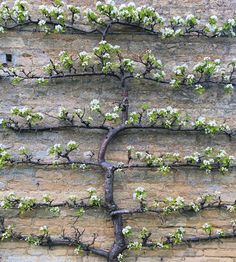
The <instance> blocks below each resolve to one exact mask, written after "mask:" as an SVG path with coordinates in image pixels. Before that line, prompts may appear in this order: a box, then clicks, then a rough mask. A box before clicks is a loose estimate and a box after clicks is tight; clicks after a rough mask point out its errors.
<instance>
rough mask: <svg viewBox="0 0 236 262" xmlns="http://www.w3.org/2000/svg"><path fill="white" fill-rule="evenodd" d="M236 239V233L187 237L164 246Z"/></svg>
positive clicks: (148, 245) (153, 245)
mask: <svg viewBox="0 0 236 262" xmlns="http://www.w3.org/2000/svg"><path fill="white" fill-rule="evenodd" d="M231 238H236V232H233V233H224V235H217V234H215V235H210V236H209V235H208V236H193V237H185V238H183V239H182V242H181V243H178V244H174V243H172V242H171V240H170V241H166V242H164V243H163V244H170V245H173V246H177V245H183V244H191V243H197V242H206V241H213V240H221V239H231ZM156 245H157V244H156V243H154V242H147V243H145V244H144V245H143V246H144V247H148V248H154V247H156Z"/></svg>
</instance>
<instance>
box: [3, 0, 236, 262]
mask: <svg viewBox="0 0 236 262" xmlns="http://www.w3.org/2000/svg"><path fill="white" fill-rule="evenodd" d="M30 2H31V3H32V8H33V7H35V6H37V5H38V4H42V3H46V2H48V3H49V2H50V1H49V0H48V1H33V0H32V1H30ZM74 2H79V4H80V2H81V1H74ZM95 2H96V1H92V0H90V1H82V5H84V6H94V4H95ZM116 2H117V3H118V4H120V3H123V2H124V1H116ZM134 2H135V3H137V4H144V3H145V4H150V5H152V6H154V7H156V8H157V9H160V13H161V14H164V15H167V16H169V15H176V14H180V15H183V13H184V14H188V13H195V14H198V15H199V16H201V17H206V16H208V15H212V14H216V15H218V16H219V17H221V18H226V17H228V16H232V15H233V14H232V10H234V9H235V7H236V2H235V1H230V0H225V1H223V0H222V1H221V0H199V1H198V0H195V1H193V0H191V1H190V0H186V1H177V0H176V1H155V0H153V1H143V0H139V1H138V0H136V1H134ZM107 40H108V41H110V42H111V43H114V44H118V45H120V46H121V47H122V49H123V50H124V51H125V52H127V53H128V54H129V55H131V54H132V55H134V56H135V54H139V53H141V52H142V51H143V50H145V49H151V50H153V52H154V53H155V54H156V55H157V56H158V57H159V58H160V59H161V60H162V61H163V63H164V64H166V65H167V68H171V67H173V65H179V64H181V63H187V64H189V65H190V66H191V65H193V64H194V63H195V62H197V61H200V60H201V59H202V58H203V57H205V56H210V57H211V58H213V59H216V58H220V59H221V60H222V61H224V62H228V61H230V60H232V58H234V57H235V53H236V51H235V50H236V42H235V39H231V38H215V39H208V38H194V37H192V38H178V39H174V40H160V39H159V38H157V37H155V36H148V35H137V34H134V33H130V32H129V33H125V32H124V34H123V35H117V36H115V37H114V36H112V37H110V39H109V37H108V39H107ZM99 41H100V39H99V36H96V35H90V36H81V35H70V34H63V35H45V34H42V33H31V32H23V31H22V32H14V31H11V32H8V33H7V34H5V35H2V36H0V58H1V54H5V53H10V54H13V58H14V63H15V65H18V66H21V65H23V66H26V67H28V68H40V67H42V66H43V65H45V64H47V63H48V62H49V57H52V58H53V57H56V56H57V55H58V53H59V52H60V51H61V50H68V51H69V52H70V53H77V52H78V51H83V50H86V51H91V50H92V48H93V47H94V46H96V45H97V43H98V42H99ZM129 87H130V107H131V111H132V110H133V109H136V108H137V105H139V104H141V103H142V102H148V103H149V104H150V105H151V106H156V107H166V106H168V105H171V106H172V107H176V108H178V109H180V110H182V111H186V112H188V113H189V114H191V115H192V116H193V117H198V116H200V115H202V116H206V118H208V119H216V120H218V121H220V122H223V121H224V120H226V122H227V123H228V124H229V125H230V126H232V127H235V126H236V121H235V120H236V114H235V113H236V95H232V96H229V95H224V94H223V92H222V91H221V90H220V89H219V88H218V87H217V86H215V87H213V88H212V89H210V90H208V91H207V92H206V93H205V94H204V95H203V96H200V97H198V96H196V95H194V94H193V93H192V92H191V91H173V90H170V89H168V88H167V87H166V86H163V85H158V84H150V83H148V82H140V81H130V82H129ZM0 90H1V91H0V92H1V95H0V115H3V116H6V115H7V114H8V113H9V111H10V108H11V107H13V106H28V107H32V108H33V109H34V110H35V111H41V112H46V113H49V114H56V113H57V111H58V107H60V106H64V107H66V108H69V109H74V108H78V107H86V106H88V104H89V102H90V101H91V100H92V99H93V98H97V99H99V100H100V101H101V103H104V107H105V108H109V107H111V106H113V105H114V104H115V103H118V102H119V101H120V96H121V90H120V89H119V86H118V83H117V82H116V81H114V80H113V79H109V78H100V79H95V78H82V79H74V80H67V81H64V80H63V81H62V80H61V81H55V82H53V83H50V84H49V85H47V86H46V87H42V86H37V85H32V84H31V83H25V82H24V83H21V84H20V85H19V86H17V87H15V86H11V85H10V84H9V82H8V81H2V80H1V83H0ZM47 121H48V120H45V124H47V123H48V122H47ZM103 135H104V133H103V132H102V131H100V132H97V131H96V132H95V131H92V130H90V131H89V130H88V131H87V130H85V131H83V130H82V131H81V130H66V131H57V132H41V133H14V132H12V131H9V130H2V129H0V143H2V144H4V145H6V146H8V147H10V148H11V151H12V152H14V150H16V149H18V148H19V147H20V146H22V145H25V146H26V147H28V148H29V149H30V150H31V151H32V152H33V153H34V154H35V155H36V156H38V157H40V158H47V157H48V156H47V149H48V148H49V147H50V146H51V145H53V144H55V143H62V144H63V143H67V142H68V141H69V140H71V139H72V140H75V141H76V142H78V143H79V145H80V152H79V154H78V156H79V157H80V158H83V157H84V155H83V152H85V151H93V152H94V153H95V156H97V152H98V148H99V145H100V141H101V139H102V137H103ZM127 145H134V146H135V148H136V149H137V150H149V151H150V152H153V153H154V152H156V153H164V152H170V151H171V152H179V153H180V154H181V155H184V154H187V153H191V152H193V151H197V150H199V151H200V150H201V149H203V148H205V147H207V146H216V147H223V148H224V149H225V150H226V151H227V152H229V153H231V154H233V155H236V152H235V148H236V139H235V138H232V139H231V140H230V139H229V138H228V137H226V136H223V135H219V136H215V137H206V136H204V135H202V134H187V133H186V134H182V133H173V132H170V131H165V132H163V131H155V132H154V131H150V130H149V131H141V130H136V131H126V132H123V133H121V134H120V135H119V136H118V137H117V139H116V140H114V142H113V144H112V145H110V147H109V150H108V159H109V160H112V161H123V162H125V161H126V147H127ZM0 177H1V180H0V197H3V196H5V195H7V194H8V193H9V192H12V191H14V192H15V193H16V194H17V195H20V196H22V197H23V196H32V197H35V198H37V199H41V198H42V196H43V195H44V194H46V193H49V194H50V195H51V196H52V198H54V199H55V201H58V202H59V201H63V200H65V199H67V198H68V197H69V195H78V198H82V197H84V196H85V195H86V189H87V188H89V187H91V186H93V187H95V188H97V190H98V192H99V194H100V195H101V196H102V195H103V186H104V178H103V173H102V171H101V170H100V169H89V170H86V171H78V170H70V169H59V168H58V169H55V168H54V169H53V168H47V169H46V168H45V169H43V168H33V167H26V166H24V167H17V168H9V169H4V170H0ZM137 186H143V187H144V188H145V189H146V190H147V191H148V199H149V200H154V199H157V198H164V197H167V196H173V197H175V196H178V195H180V196H182V197H184V198H185V199H186V200H189V201H190V200H194V199H196V198H197V197H198V196H199V195H201V194H203V193H207V192H214V191H221V193H222V197H223V199H224V200H226V201H232V200H233V199H236V171H235V170H234V171H233V172H232V173H231V174H230V175H228V176H222V175H219V174H217V173H213V174H211V175H206V174H204V171H197V170H194V169H190V168H188V169H187V168H186V169H179V170H177V171H173V172H172V173H171V174H170V175H168V176H162V175H161V174H158V173H157V172H156V171H146V170H135V169H132V170H129V171H126V172H125V173H122V172H120V173H119V172H117V173H116V175H115V181H114V195H115V201H116V202H117V204H118V205H119V206H120V207H135V206H136V203H135V202H134V201H133V200H132V192H133V191H134V189H135V188H136V187H137ZM74 212H75V211H74V210H70V209H68V208H65V209H62V211H61V214H60V216H56V217H55V216H52V215H51V214H50V213H49V212H46V211H45V210H41V209H40V210H37V211H31V212H29V213H27V214H25V215H18V213H17V211H16V210H12V211H4V212H3V211H1V214H3V213H4V216H6V217H7V219H6V222H7V224H15V228H16V230H17V231H20V232H22V233H25V234H28V233H37V232H38V228H39V227H40V226H43V225H45V224H46V225H48V226H49V232H50V234H52V235H60V234H61V231H62V229H63V228H65V229H66V232H67V233H70V232H72V229H71V226H72V225H73V223H74V220H75V217H74ZM235 218H236V216H235V214H229V213H226V212H222V211H216V210H211V211H204V212H201V213H199V214H198V215H193V214H187V215H175V216H170V217H167V219H166V220H165V221H163V219H161V218H160V217H158V216H154V215H150V214H149V215H146V214H145V215H144V214H143V215H141V214H140V215H137V216H127V217H125V224H129V225H131V226H132V227H134V228H135V230H138V229H140V228H141V227H142V226H145V227H147V228H148V229H149V230H151V231H152V232H153V236H152V238H153V239H159V238H160V237H161V236H163V235H165V234H166V233H169V232H170V231H174V229H175V228H177V227H179V226H183V227H185V228H186V231H187V233H188V235H191V234H192V235H202V234H203V231H202V229H201V226H202V225H203V224H204V223H205V222H209V223H212V225H213V226H214V227H215V228H221V227H224V228H228V229H230V221H231V220H232V219H235ZM76 226H77V227H78V228H80V229H84V228H85V229H86V231H85V235H84V239H85V240H89V239H91V237H92V234H93V233H97V234H98V238H97V241H96V246H98V247H103V248H107V249H109V248H110V246H111V245H112V241H113V225H112V222H111V220H110V217H109V216H107V215H106V214H105V213H104V212H101V211H100V210H95V211H94V210H93V211H89V212H86V215H85V216H83V217H82V218H80V219H79V220H78V221H77V223H76ZM235 250H236V241H233V240H232V241H230V240H227V241H223V242H220V241H219V242H207V243H199V244H193V245H192V246H191V247H188V246H181V247H178V248H174V249H173V250H169V251H160V250H159V251H147V252H139V253H131V254H130V257H129V258H128V261H138V262H141V261H142V262H144V261H146V262H152V261H165V262H167V261H171V262H172V261H173V262H174V261H176V262H177V261H186V262H187V261H189V262H190V261H191V262H197V261H199V262H200V261H201V262H206V261H208V262H211V261H212V262H216V261H224V262H234V261H236V251H235ZM0 261H1V262H6V261H7V262H16V261H24V262H29V261H30V262H41V261H42V262H46V261H57V262H70V261H71V262H75V261H78V262H79V261H83V262H85V261H104V259H101V258H97V257H93V256H89V257H87V256H84V257H77V256H75V255H74V253H73V248H64V247H60V248H53V249H51V250H49V249H48V248H42V247H30V246H28V245H27V244H25V243H19V242H5V243H1V245H0Z"/></svg>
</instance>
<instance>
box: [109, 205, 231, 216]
mask: <svg viewBox="0 0 236 262" xmlns="http://www.w3.org/2000/svg"><path fill="white" fill-rule="evenodd" d="M231 205H235V201H234V202H232V203H216V204H207V205H203V206H201V205H199V210H198V211H197V212H200V211H202V210H207V209H224V210H226V209H227V208H228V206H231ZM190 211H192V212H194V213H196V211H194V210H193V208H192V207H191V206H190V205H186V206H184V207H182V208H178V209H176V210H175V211H174V210H173V211H172V212H178V213H185V212H190ZM165 212H166V210H165V208H155V209H154V208H149V207H146V206H145V208H142V207H141V208H136V209H119V210H115V211H112V212H111V213H110V215H111V216H115V215H133V214H142V213H157V214H162V213H165Z"/></svg>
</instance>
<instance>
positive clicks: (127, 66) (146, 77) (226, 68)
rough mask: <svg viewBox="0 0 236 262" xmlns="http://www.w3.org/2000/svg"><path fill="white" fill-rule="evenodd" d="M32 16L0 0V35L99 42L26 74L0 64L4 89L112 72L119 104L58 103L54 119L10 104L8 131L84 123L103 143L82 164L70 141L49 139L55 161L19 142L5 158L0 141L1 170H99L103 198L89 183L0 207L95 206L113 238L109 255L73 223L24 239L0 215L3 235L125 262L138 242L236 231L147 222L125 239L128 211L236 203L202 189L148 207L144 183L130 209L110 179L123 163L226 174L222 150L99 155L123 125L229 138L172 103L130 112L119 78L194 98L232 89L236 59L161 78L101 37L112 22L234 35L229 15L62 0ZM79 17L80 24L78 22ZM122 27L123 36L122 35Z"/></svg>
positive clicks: (149, 64)
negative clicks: (161, 230) (157, 229)
mask: <svg viewBox="0 0 236 262" xmlns="http://www.w3.org/2000/svg"><path fill="white" fill-rule="evenodd" d="M39 13H40V16H39V17H38V18H36V19H33V18H32V16H31V14H30V13H29V11H28V7H27V3H26V1H23V0H18V1H16V2H15V3H14V5H13V6H9V5H8V4H6V3H5V2H3V3H2V4H1V6H0V32H1V33H4V34H5V33H6V32H7V31H8V30H23V29H28V30H31V31H34V32H39V31H43V32H46V33H65V32H68V33H78V34H99V35H101V38H102V41H101V42H100V43H99V45H98V46H97V47H95V48H94V49H93V52H91V53H87V52H85V51H81V52H80V53H79V54H78V55H76V56H73V55H71V54H69V53H68V52H66V51H62V52H61V53H60V54H59V57H58V60H56V61H54V60H53V59H50V62H49V64H47V65H45V66H44V68H43V71H41V72H33V71H27V70H26V69H25V68H17V67H8V66H7V65H5V64H3V65H1V66H0V73H1V75H0V76H1V79H10V81H11V84H12V85H18V84H20V83H21V82H23V81H26V82H27V81H30V82H32V83H34V84H37V85H47V84H48V83H49V82H50V81H51V82H52V83H54V81H57V79H63V80H64V79H65V80H66V79H71V78H73V79H77V78H81V77H86V76H93V77H106V78H108V79H109V78H115V79H116V81H117V82H119V88H120V90H121V93H122V97H121V99H120V103H119V104H118V105H116V106H115V107H114V108H112V109H111V110H110V111H109V112H105V111H104V109H103V108H102V105H101V104H100V101H99V100H97V99H94V100H92V101H91V103H90V105H89V107H88V108H78V109H76V110H74V111H70V110H68V109H67V108H59V111H58V115H50V114H48V113H45V112H34V110H32V109H30V108H26V107H24V108H20V107H13V108H12V109H11V111H10V112H9V115H7V116H3V117H2V118H1V119H0V124H1V126H2V128H7V129H10V130H12V131H14V132H18V133H23V132H24V133H27V132H50V131H54V130H58V131H60V130H65V129H86V130H89V129H92V130H94V131H96V130H103V131H104V133H105V135H104V138H103V139H102V141H101V144H100V148H99V152H98V156H97V160H94V158H95V157H94V155H93V154H92V155H91V159H90V160H78V159H77V157H76V156H75V155H73V153H74V152H76V150H78V147H79V146H78V144H77V143H76V142H75V141H69V142H68V143H67V144H66V145H61V144H55V145H52V147H50V148H49V150H48V154H49V155H50V156H52V157H53V158H54V160H52V161H49V160H47V159H46V160H45V159H39V158H37V157H35V156H34V155H33V153H32V152H30V150H29V149H28V148H26V147H24V146H23V147H21V148H19V152H18V154H17V155H16V154H14V155H13V154H12V153H11V152H10V150H9V149H8V148H6V147H4V146H3V145H1V147H0V167H2V168H4V167H11V166H17V165H23V166H24V165H31V166H43V167H54V166H57V167H62V168H66V167H70V168H74V169H77V168H78V169H81V170H84V169H86V168H92V167H99V168H101V170H103V174H104V181H105V182H104V199H102V198H101V197H100V196H99V195H98V194H97V191H96V189H95V188H90V189H88V197H87V198H85V199H77V197H76V196H71V197H70V198H69V199H68V200H65V201H64V202H61V203H55V204H54V203H53V202H54V200H53V199H51V198H50V196H44V197H43V199H42V200H41V201H38V200H36V199H34V198H30V197H24V198H21V197H18V196H16V195H15V194H10V195H8V196H6V197H5V198H4V199H2V201H1V208H3V209H9V208H16V209H19V213H20V214H22V213H24V212H27V211H29V210H32V209H36V208H46V209H48V211H49V212H51V213H53V214H60V208H62V207H65V208H74V209H75V210H76V221H77V219H79V218H80V217H81V216H82V215H83V214H84V213H85V211H86V210H87V209H95V208H100V209H101V210H102V211H104V212H106V213H107V214H108V215H109V216H110V217H111V220H112V222H113V225H114V243H113V245H112V247H111V248H110V250H109V251H107V250H102V249H98V248H95V247H94V243H95V241H96V237H97V236H96V235H94V236H93V239H92V241H91V243H85V242H83V240H82V238H83V232H80V231H79V230H78V229H77V228H75V227H74V235H73V236H66V235H65V233H64V232H62V235H61V236H60V237H58V238H53V237H51V236H50V234H49V230H48V228H47V227H46V226H45V227H42V228H40V230H39V235H33V234H31V235H28V236H25V235H23V234H21V233H17V232H15V231H14V228H13V227H12V226H5V223H4V218H2V219H1V225H0V226H1V239H2V240H6V239H13V240H22V241H27V242H28V243H30V244H34V245H43V246H45V245H46V246H49V247H52V246H56V245H68V246H75V253H76V254H80V253H81V251H84V252H87V253H93V254H96V255H99V256H103V257H105V258H107V260H108V261H124V257H125V256H124V251H126V250H140V249H142V248H150V249H154V248H157V249H158V248H159V249H169V248H171V247H173V246H175V245H180V244H189V243H194V242H199V241H208V240H218V239H226V238H233V237H236V231H235V229H236V221H235V220H233V221H231V225H232V230H231V232H224V230H223V229H220V230H217V231H216V232H215V231H214V229H213V227H212V225H211V224H209V223H206V224H204V225H203V228H202V229H203V231H204V232H205V233H206V236H195V237H185V236H184V234H185V230H184V229H183V228H178V229H177V230H176V231H175V232H174V233H170V234H169V235H168V236H166V237H165V239H164V240H161V241H153V240H151V232H149V231H148V229H146V228H142V229H141V230H140V233H139V235H138V236H137V239H138V240H137V241H131V240H130V239H129V237H130V236H132V235H133V234H134V233H133V230H132V228H131V227H130V226H126V227H124V225H123V216H124V215H135V214H138V213H154V214H156V215H157V216H170V215H172V214H176V213H178V214H179V215H181V214H183V213H185V212H195V213H198V212H200V211H202V210H205V209H221V210H225V211H227V212H234V211H236V202H235V201H236V200H232V201H231V202H224V201H223V200H222V197H221V196H220V195H219V194H217V193H214V194H206V195H202V196H201V197H200V198H199V199H197V200H194V201H193V202H191V203H186V202H185V200H184V199H183V198H182V197H180V196H179V197H176V198H171V197H167V198H165V199H157V200H155V201H154V203H149V202H148V199H147V192H146V190H145V189H144V188H142V187H138V188H137V189H136V190H135V192H134V195H133V196H134V200H135V201H137V202H138V207H137V208H135V209H121V208H119V206H118V205H117V203H116V202H115V200H114V198H113V193H114V189H113V185H114V175H115V172H116V171H121V170H123V172H125V170H127V169H138V168H140V169H156V170H157V171H158V172H159V173H161V174H163V175H166V174H168V173H169V172H170V171H171V170H176V169H181V168H186V167H187V168H198V169H201V170H203V171H205V172H206V173H207V174H210V173H211V172H212V171H218V172H219V173H221V174H227V173H229V172H231V170H232V169H235V167H236V163H235V157H234V156H232V155H229V154H227V153H226V152H225V151H224V150H223V149H219V148H212V147H207V148H206V149H205V150H204V151H203V152H201V153H199V152H193V153H192V154H191V155H187V156H181V155H180V154H178V153H166V154H160V155H158V156H156V155H155V154H152V153H150V152H139V151H136V150H135V149H134V148H133V147H131V146H128V147H127V163H114V162H110V161H108V160H107V158H106V154H107V149H108V146H109V144H110V143H111V142H112V141H113V140H114V139H115V138H116V137H117V135H118V134H120V133H121V134H122V132H124V131H126V130H130V129H137V130H139V129H142V130H150V129H153V130H156V131H157V132H158V131H159V130H169V131H170V132H173V133H176V132H180V133H182V134H188V135H191V134H195V133H201V134H202V135H205V136H213V135H218V134H224V135H225V136H227V137H228V138H229V141H231V139H234V137H235V135H236V131H235V127H230V126H228V124H227V123H226V122H222V123H217V121H215V120H210V121H208V120H206V119H205V118H204V117H202V116H199V117H198V118H197V119H192V117H191V116H189V115H188V114H187V113H185V112H182V113H181V112H179V111H178V110H177V109H175V108H172V107H170V106H168V107H166V108H150V107H149V105H147V104H145V103H144V104H142V105H141V106H140V108H139V109H138V110H137V111H134V112H130V110H129V88H128V85H127V81H130V80H132V79H136V80H138V81H150V82H153V83H157V84H158V85H168V86H169V87H170V88H173V89H177V90H178V89H179V90H183V89H188V90H192V91H193V92H195V93H196V95H201V94H203V93H204V92H206V91H207V90H208V89H209V88H211V87H213V86H215V85H217V86H218V87H219V88H222V89H223V90H224V92H226V93H227V94H230V93H232V92H233V89H234V86H235V84H236V77H235V67H236V61H234V60H233V61H231V62H230V63H228V64H227V65H223V63H222V62H221V61H220V60H219V59H216V60H212V59H210V58H208V57H206V58H204V59H203V60H202V61H199V62H198V63H196V64H195V66H194V67H193V68H192V69H191V70H190V69H189V68H188V66H187V65H179V66H176V67H175V68H173V70H172V72H171V74H170V76H168V77H166V75H167V74H166V72H165V67H164V65H163V64H162V62H161V61H160V60H159V59H157V58H156V56H155V55H154V54H153V53H152V52H151V51H150V50H147V51H144V52H143V53H142V54H141V55H140V56H138V57H136V59H134V58H131V57H124V55H123V53H122V51H121V48H120V47H119V46H117V45H112V44H110V43H108V42H107V41H106V36H107V35H109V34H112V33H114V31H113V29H114V30H115V29H116V26H119V28H118V29H119V32H120V28H121V27H125V28H127V27H131V28H133V29H134V32H133V31H132V33H137V32H139V33H140V32H142V33H148V34H151V35H158V36H161V37H162V38H170V37H181V36H199V37H200V36H204V37H212V38H214V37H217V36H218V37H234V36H235V26H236V20H235V18H232V19H228V20H227V21H224V22H222V23H221V24H220V23H219V22H218V19H217V17H216V16H211V17H209V19H208V21H207V22H201V21H200V20H199V18H198V17H196V16H194V15H188V16H186V17H185V18H182V17H173V18H171V19H169V20H167V21H166V20H165V19H164V18H163V17H161V16H160V15H159V14H158V13H157V11H156V10H155V9H153V8H151V7H136V6H135V5H134V4H128V5H122V6H120V7H116V6H115V5H114V4H113V3H110V2H109V3H100V2H98V3H97V5H96V10H95V11H92V10H87V11H86V12H85V15H84V17H82V11H81V9H80V8H79V7H77V6H72V5H68V6H67V8H66V6H65V4H64V3H63V2H62V1H60V0H54V2H53V4H52V5H51V6H41V7H40V8H39ZM84 21H85V24H84ZM120 33H124V32H123V31H122V32H120ZM92 113H93V114H96V115H97V119H98V121H97V122H99V121H100V122H99V123H98V124H97V123H96V122H95V121H94V119H93V118H92V116H91V114H92ZM45 118H48V119H53V120H55V121H57V122H58V124H55V125H52V126H49V125H43V121H44V119H45Z"/></svg>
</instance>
